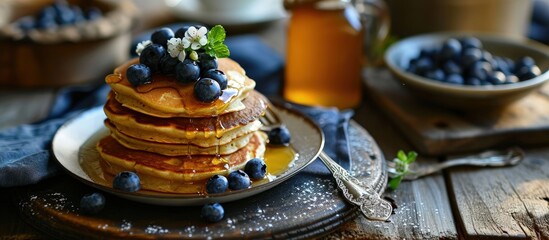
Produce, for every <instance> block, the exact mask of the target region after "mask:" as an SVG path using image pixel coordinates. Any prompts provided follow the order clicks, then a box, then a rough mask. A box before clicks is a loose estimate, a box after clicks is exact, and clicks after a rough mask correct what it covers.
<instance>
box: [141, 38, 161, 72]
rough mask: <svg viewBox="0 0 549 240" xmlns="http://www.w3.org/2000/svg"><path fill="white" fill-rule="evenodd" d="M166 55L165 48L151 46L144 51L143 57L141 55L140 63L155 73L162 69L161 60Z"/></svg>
mask: <svg viewBox="0 0 549 240" xmlns="http://www.w3.org/2000/svg"><path fill="white" fill-rule="evenodd" d="M166 54H167V53H166V49H165V48H164V47H162V46H161V45H158V44H151V45H149V46H147V47H146V48H145V49H143V51H142V52H141V55H139V62H140V63H142V64H145V65H147V67H149V68H150V69H151V71H152V72H153V73H154V72H157V71H158V69H159V68H160V60H161V59H162V57H164V55H166Z"/></svg>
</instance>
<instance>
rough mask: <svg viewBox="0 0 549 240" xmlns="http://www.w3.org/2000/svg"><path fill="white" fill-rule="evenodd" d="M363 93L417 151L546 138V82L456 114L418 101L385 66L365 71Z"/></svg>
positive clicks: (454, 150) (548, 116)
mask: <svg viewBox="0 0 549 240" xmlns="http://www.w3.org/2000/svg"><path fill="white" fill-rule="evenodd" d="M365 82H366V87H367V90H368V94H369V95H370V96H371V97H372V98H373V99H374V101H375V102H376V103H377V104H378V105H379V106H380V109H381V110H382V111H384V112H385V113H386V114H387V116H389V117H390V118H391V119H392V120H393V121H394V122H395V123H396V124H397V126H398V127H399V128H400V130H401V131H402V132H403V133H404V134H405V135H406V136H407V137H408V138H409V139H410V141H411V143H412V144H413V146H414V147H415V148H416V149H417V150H418V151H420V152H421V153H423V154H429V155H446V154H455V153H464V152H473V151H479V150H483V149H486V148H491V147H504V146H511V145H523V146H525V145H540V144H543V143H548V142H549V111H547V108H549V85H545V86H544V87H543V88H542V89H540V90H539V91H536V92H534V93H532V94H531V95H529V96H527V97H525V98H523V99H521V100H520V101H518V102H515V103H514V104H512V105H510V106H508V107H505V108H502V109H486V111H476V112H458V111H452V110H449V109H444V108H441V107H438V106H436V105H435V104H433V103H429V102H425V101H420V100H419V99H418V97H417V96H414V95H413V94H412V93H410V92H409V91H407V90H406V89H405V88H406V86H404V85H401V84H400V83H399V82H398V81H397V80H396V79H395V78H394V77H393V76H392V75H391V74H390V73H389V72H388V71H387V70H373V71H369V72H368V73H367V77H366V81H365Z"/></svg>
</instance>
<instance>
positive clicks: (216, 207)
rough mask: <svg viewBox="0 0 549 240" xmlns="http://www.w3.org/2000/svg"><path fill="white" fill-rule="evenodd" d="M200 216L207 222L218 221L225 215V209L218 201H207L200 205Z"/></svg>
mask: <svg viewBox="0 0 549 240" xmlns="http://www.w3.org/2000/svg"><path fill="white" fill-rule="evenodd" d="M200 216H201V217H202V218H203V219H205V220H206V221H208V222H219V221H221V219H223V217H224V216H225V210H224V209H223V206H221V204H219V203H208V204H205V205H204V206H203V207H202V211H201V213H200Z"/></svg>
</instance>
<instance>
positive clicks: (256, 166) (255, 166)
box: [244, 158, 267, 179]
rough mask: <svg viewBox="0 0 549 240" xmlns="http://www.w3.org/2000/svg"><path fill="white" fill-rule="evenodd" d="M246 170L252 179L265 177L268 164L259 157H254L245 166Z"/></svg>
mask: <svg viewBox="0 0 549 240" xmlns="http://www.w3.org/2000/svg"><path fill="white" fill-rule="evenodd" d="M244 172H246V173H247V174H248V176H250V177H251V178H252V179H263V178H264V177H265V174H266V173H267V165H266V164H265V162H264V161H263V160H261V159H259V158H252V159H251V160H250V161H248V162H247V163H246V166H244Z"/></svg>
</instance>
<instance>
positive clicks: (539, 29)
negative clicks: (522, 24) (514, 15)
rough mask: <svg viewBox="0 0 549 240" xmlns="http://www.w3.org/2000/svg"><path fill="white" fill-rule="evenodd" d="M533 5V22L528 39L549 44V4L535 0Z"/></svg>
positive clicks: (544, 0) (543, 0)
mask: <svg viewBox="0 0 549 240" xmlns="http://www.w3.org/2000/svg"><path fill="white" fill-rule="evenodd" d="M532 4H533V6H532V20H531V22H530V26H529V29H528V37H529V38H531V39H534V40H536V41H538V42H542V43H545V44H549V2H548V1H546V0H534V1H533V2H532Z"/></svg>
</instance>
